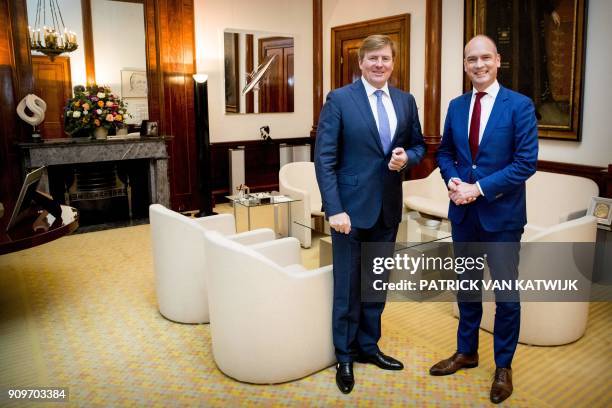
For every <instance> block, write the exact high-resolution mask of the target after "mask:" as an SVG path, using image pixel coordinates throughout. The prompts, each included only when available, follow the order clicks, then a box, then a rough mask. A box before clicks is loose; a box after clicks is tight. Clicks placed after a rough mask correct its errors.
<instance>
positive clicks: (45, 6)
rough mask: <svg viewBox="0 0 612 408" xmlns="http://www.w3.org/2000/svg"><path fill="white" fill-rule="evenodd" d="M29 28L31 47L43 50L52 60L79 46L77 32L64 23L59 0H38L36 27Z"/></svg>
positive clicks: (35, 49)
mask: <svg viewBox="0 0 612 408" xmlns="http://www.w3.org/2000/svg"><path fill="white" fill-rule="evenodd" d="M28 30H29V35H30V46H31V49H32V50H33V51H38V52H42V53H43V54H45V55H47V56H48V57H49V59H51V61H53V60H54V59H55V57H57V56H58V55H60V54H63V53H65V52H72V51H74V50H76V49H77V48H78V44H77V38H76V34H75V33H74V31H69V30H68V28H66V25H65V24H64V18H63V17H62V12H61V11H60V8H59V4H58V0H48V1H45V0H38V3H37V4H36V22H35V25H34V28H32V27H30V26H28Z"/></svg>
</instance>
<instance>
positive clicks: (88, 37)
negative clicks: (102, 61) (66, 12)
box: [75, 0, 96, 85]
mask: <svg viewBox="0 0 612 408" xmlns="http://www.w3.org/2000/svg"><path fill="white" fill-rule="evenodd" d="M81 20H82V21H83V44H82V45H83V53H84V54H85V80H86V81H87V85H92V84H95V83H96V60H95V58H94V45H93V24H92V22H91V0H81ZM75 85H80V84H75Z"/></svg>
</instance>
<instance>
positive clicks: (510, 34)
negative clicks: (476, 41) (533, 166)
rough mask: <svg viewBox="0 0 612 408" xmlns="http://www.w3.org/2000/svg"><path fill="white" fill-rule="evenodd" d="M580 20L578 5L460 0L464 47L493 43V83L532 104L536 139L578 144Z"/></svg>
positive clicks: (576, 1)
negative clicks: (483, 38) (497, 59)
mask: <svg viewBox="0 0 612 408" xmlns="http://www.w3.org/2000/svg"><path fill="white" fill-rule="evenodd" d="M585 15H586V5H585V1H584V0H541V1H516V0H466V22H465V23H466V24H465V27H466V30H465V37H466V41H467V40H469V39H470V38H471V37H473V36H474V35H476V34H486V35H488V36H489V37H491V38H492V39H493V40H494V41H495V42H496V44H497V49H498V52H499V54H500V55H501V67H500V69H499V71H498V80H499V82H500V84H501V85H503V86H505V87H508V88H511V89H513V90H515V91H517V92H520V93H522V94H524V95H527V96H529V97H530V98H531V99H532V100H533V102H534V105H535V108H536V117H537V119H538V134H539V137H540V138H550V139H563V140H573V141H579V140H580V128H581V116H582V85H583V77H584V44H585V40H586V39H585V32H586V28H585ZM464 88H465V90H466V91H467V90H468V89H470V88H471V85H470V84H469V81H468V79H467V77H466V81H465V86H464Z"/></svg>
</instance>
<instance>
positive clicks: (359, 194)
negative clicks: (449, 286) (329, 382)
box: [315, 35, 425, 393]
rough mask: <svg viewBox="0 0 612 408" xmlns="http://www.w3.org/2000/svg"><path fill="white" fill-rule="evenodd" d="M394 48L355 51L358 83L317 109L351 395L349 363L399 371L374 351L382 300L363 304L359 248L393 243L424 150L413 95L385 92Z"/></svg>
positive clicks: (336, 332) (320, 172) (345, 387)
mask: <svg viewBox="0 0 612 408" xmlns="http://www.w3.org/2000/svg"><path fill="white" fill-rule="evenodd" d="M394 58H395V48H394V45H393V42H392V41H391V39H390V38H389V37H387V36H382V35H373V36H370V37H368V38H366V39H365V40H364V42H363V45H362V46H361V48H360V49H359V68H360V69H361V73H362V77H361V78H360V79H358V80H357V81H355V82H354V83H352V84H350V85H346V86H344V87H342V88H339V89H336V90H334V91H331V92H330V93H329V95H328V96H327V102H326V103H325V105H324V106H323V109H322V110H321V115H320V118H319V127H318V130H317V141H316V146H315V170H316V174H317V182H318V184H319V189H320V190H321V197H322V199H323V207H324V210H325V214H326V216H327V217H328V218H329V225H330V227H331V228H332V248H333V258H334V265H333V267H334V305H333V314H332V324H333V339H334V346H335V349H336V358H337V360H338V366H337V371H336V384H337V385H338V388H339V389H340V390H341V391H342V392H343V393H349V392H351V390H352V389H353V385H354V377H353V360H355V359H356V360H357V361H360V362H367V363H371V364H375V365H377V366H378V367H380V368H382V369H386V370H401V369H402V368H403V367H404V366H403V365H402V363H401V362H399V361H397V360H395V359H394V358H392V357H389V356H386V355H385V354H383V353H382V352H381V351H380V349H379V348H378V345H377V343H378V340H379V339H380V335H381V329H380V326H381V324H380V316H381V314H382V311H383V309H384V306H385V303H384V302H363V303H362V302H361V296H360V293H361V275H360V274H361V265H360V264H361V244H362V243H365V242H395V237H396V234H397V227H398V224H399V222H400V220H401V213H402V177H401V172H402V171H403V170H404V169H406V168H407V167H408V166H414V165H416V164H418V163H419V162H420V161H421V159H422V157H423V155H424V153H425V145H424V143H423V136H422V134H421V125H420V123H419V117H418V112H417V107H416V104H415V102H414V97H413V96H412V95H410V94H409V93H406V92H403V91H401V90H399V89H396V88H393V87H391V86H388V84H387V81H388V79H389V77H390V76H391V72H392V71H393V60H394Z"/></svg>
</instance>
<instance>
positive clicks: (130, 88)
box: [121, 70, 147, 98]
mask: <svg viewBox="0 0 612 408" xmlns="http://www.w3.org/2000/svg"><path fill="white" fill-rule="evenodd" d="M121 97H122V98H146V97H147V72H146V71H135V70H121Z"/></svg>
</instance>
